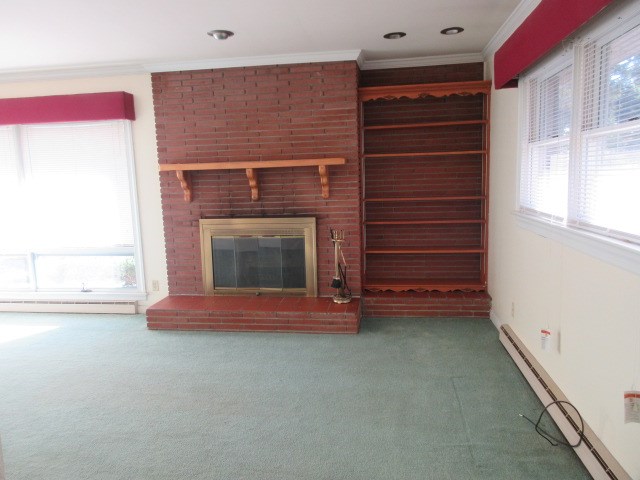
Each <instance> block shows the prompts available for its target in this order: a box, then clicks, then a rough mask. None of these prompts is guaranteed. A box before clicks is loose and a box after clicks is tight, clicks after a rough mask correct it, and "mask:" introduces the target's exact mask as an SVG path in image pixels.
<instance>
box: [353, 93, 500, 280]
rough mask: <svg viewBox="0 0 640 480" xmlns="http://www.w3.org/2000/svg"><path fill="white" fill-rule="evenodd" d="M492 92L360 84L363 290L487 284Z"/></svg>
mask: <svg viewBox="0 0 640 480" xmlns="http://www.w3.org/2000/svg"><path fill="white" fill-rule="evenodd" d="M490 91H491V83H490V82H484V81H474V82H452V83H439V84H421V85H406V86H405V85H400V86H389V87H365V88H360V89H359V95H360V100H361V102H362V118H363V127H362V134H363V152H362V159H363V160H362V161H363V189H364V192H363V199H364V200H363V212H364V220H363V234H364V257H365V258H364V265H365V268H364V289H365V290H369V291H385V290H391V291H396V292H400V291H432V290H433V291H452V290H467V291H483V290H486V286H487V213H488V171H489V95H490Z"/></svg>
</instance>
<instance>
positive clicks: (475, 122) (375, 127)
mask: <svg viewBox="0 0 640 480" xmlns="http://www.w3.org/2000/svg"><path fill="white" fill-rule="evenodd" d="M487 123H488V122H487V121H486V120H458V121H454V122H426V123H404V124H393V125H369V126H367V127H362V129H363V130H395V129H401V128H432V127H452V126H457V125H487Z"/></svg>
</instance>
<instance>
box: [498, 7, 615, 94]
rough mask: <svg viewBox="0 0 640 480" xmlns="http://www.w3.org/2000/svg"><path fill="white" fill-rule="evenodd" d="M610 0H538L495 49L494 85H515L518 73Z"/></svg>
mask: <svg viewBox="0 0 640 480" xmlns="http://www.w3.org/2000/svg"><path fill="white" fill-rule="evenodd" d="M612 1H613V0H542V2H540V4H539V5H538V6H537V7H536V8H535V10H534V11H533V12H531V14H530V15H529V16H528V17H527V18H526V19H525V21H524V22H522V24H521V25H520V26H519V27H518V28H517V29H516V31H515V32H513V34H512V35H511V36H510V37H509V38H508V39H507V41H506V42H504V44H503V45H502V46H501V47H500V48H499V49H498V51H497V52H496V54H495V56H494V59H493V65H494V66H493V70H494V75H493V82H494V85H495V87H496V88H504V87H510V86H516V85H517V82H514V79H515V78H516V76H517V75H518V74H520V73H521V72H523V71H524V70H526V69H527V68H528V67H529V66H531V65H533V63H535V62H536V61H537V60H539V59H540V58H542V57H543V56H544V55H545V54H546V53H548V52H549V51H550V50H551V49H552V48H554V47H555V46H556V45H558V44H559V43H560V42H562V40H564V39H565V38H567V36H569V35H570V34H572V33H573V32H575V31H576V30H577V29H578V28H579V27H581V26H582V25H584V24H585V23H586V22H587V21H588V20H589V19H591V18H592V17H593V16H594V15H596V14H597V13H598V12H599V11H600V10H602V9H603V8H604V7H606V6H607V5H608V4H610V3H611V2H612Z"/></svg>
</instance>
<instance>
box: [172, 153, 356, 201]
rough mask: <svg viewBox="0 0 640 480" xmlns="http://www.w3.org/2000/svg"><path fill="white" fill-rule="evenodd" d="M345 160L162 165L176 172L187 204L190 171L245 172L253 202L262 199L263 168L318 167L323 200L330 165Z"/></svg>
mask: <svg viewBox="0 0 640 480" xmlns="http://www.w3.org/2000/svg"><path fill="white" fill-rule="evenodd" d="M345 163H347V161H346V160H345V159H344V158H310V159H301V160H264V161H253V162H212V163H171V164H163V165H160V171H161V172H167V171H174V172H176V176H177V177H178V180H180V186H181V187H182V190H183V191H184V200H185V202H190V201H191V198H192V193H191V186H190V185H189V177H188V174H187V172H188V171H190V170H245V172H246V174H247V179H248V180H249V187H250V188H251V200H254V201H255V200H258V199H259V198H260V187H259V184H258V170H259V169H261V168H289V167H318V172H319V173H320V185H321V186H322V198H329V168H328V167H329V165H344V164H345Z"/></svg>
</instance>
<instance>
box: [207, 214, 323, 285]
mask: <svg viewBox="0 0 640 480" xmlns="http://www.w3.org/2000/svg"><path fill="white" fill-rule="evenodd" d="M200 245H201V249H202V271H203V282H204V290H205V293H206V294H207V295H233V294H248V293H255V294H263V293H264V294H279V295H300V296H308V297H315V296H317V274H316V267H317V260H316V219H315V218H313V217H285V218H280V217H267V218H215V219H202V220H200Z"/></svg>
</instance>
